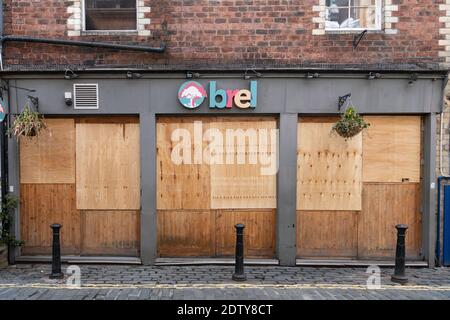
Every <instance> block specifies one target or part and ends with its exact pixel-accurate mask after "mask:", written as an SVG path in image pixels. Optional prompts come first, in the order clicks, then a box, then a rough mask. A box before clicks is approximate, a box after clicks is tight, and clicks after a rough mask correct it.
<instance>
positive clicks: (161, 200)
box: [157, 117, 277, 258]
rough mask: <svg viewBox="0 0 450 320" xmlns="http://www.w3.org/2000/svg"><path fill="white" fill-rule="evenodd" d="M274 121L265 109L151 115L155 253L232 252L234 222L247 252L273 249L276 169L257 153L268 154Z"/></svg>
mask: <svg viewBox="0 0 450 320" xmlns="http://www.w3.org/2000/svg"><path fill="white" fill-rule="evenodd" d="M276 128H277V121H276V119H275V118H272V117H184V118H179V117H159V118H158V119H157V209H158V211H157V219H158V255H159V256H161V257H181V256H209V257H212V256H230V255H233V254H234V243H235V235H234V231H235V229H234V225H235V224H236V223H244V224H245V226H246V228H245V240H246V246H245V250H246V254H247V255H248V256H249V257H270V258H273V257H274V256H275V230H276V223H275V210H276V171H274V172H273V173H270V172H269V174H264V167H265V166H267V165H269V164H268V163H266V164H264V163H263V162H261V157H262V156H263V154H264V156H265V158H267V155H268V154H269V155H270V156H273V157H271V158H272V159H276V157H275V155H276V144H277V140H276V135H275V140H274V139H271V137H270V133H271V132H274V133H276V131H275V129H276ZM183 133H186V134H187V136H186V137H184V138H180V135H181V134H183ZM227 133H230V134H233V135H230V136H228V135H227ZM214 136H215V137H216V138H215V139H216V140H214ZM217 137H219V138H217ZM220 137H222V138H223V139H222V138H220ZM230 137H232V139H230ZM221 139H222V141H219V140H221ZM252 139H256V140H255V141H256V145H253V144H252V143H251V142H252ZM182 144H184V147H185V148H184V156H185V157H184V158H183V161H178V160H177V159H176V157H177V156H178V155H179V153H178V151H179V148H180V145H182ZM253 147H255V148H253ZM187 154H189V156H186V155H187ZM206 157H208V158H209V159H206ZM240 157H242V160H243V161H241V163H239V158H240ZM226 159H229V160H231V159H233V160H232V161H231V162H232V163H231V162H230V163H227V162H226ZM254 160H256V161H254Z"/></svg>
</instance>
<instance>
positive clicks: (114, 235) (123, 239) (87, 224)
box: [81, 211, 140, 256]
mask: <svg viewBox="0 0 450 320" xmlns="http://www.w3.org/2000/svg"><path fill="white" fill-rule="evenodd" d="M81 234H82V248H81V254H85V255H120V256H139V243H140V223H139V211H83V212H82V231H81Z"/></svg>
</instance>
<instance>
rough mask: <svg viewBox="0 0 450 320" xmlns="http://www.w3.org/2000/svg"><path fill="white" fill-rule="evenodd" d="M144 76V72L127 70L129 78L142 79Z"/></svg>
mask: <svg viewBox="0 0 450 320" xmlns="http://www.w3.org/2000/svg"><path fill="white" fill-rule="evenodd" d="M143 76H144V75H143V74H142V73H137V72H131V71H128V72H127V79H140V78H142V77H143Z"/></svg>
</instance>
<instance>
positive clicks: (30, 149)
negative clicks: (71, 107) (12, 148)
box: [20, 119, 75, 184]
mask: <svg viewBox="0 0 450 320" xmlns="http://www.w3.org/2000/svg"><path fill="white" fill-rule="evenodd" d="M45 121H46V123H47V126H48V129H47V130H43V131H41V134H40V135H39V136H38V137H33V138H31V139H29V138H20V183H33V184H34V183H75V124H74V120H73V119H46V120H45Z"/></svg>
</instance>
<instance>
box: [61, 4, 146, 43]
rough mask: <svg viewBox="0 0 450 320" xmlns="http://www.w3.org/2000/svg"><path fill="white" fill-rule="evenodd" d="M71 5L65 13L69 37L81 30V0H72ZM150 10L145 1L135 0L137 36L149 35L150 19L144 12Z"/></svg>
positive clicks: (79, 34)
mask: <svg viewBox="0 0 450 320" xmlns="http://www.w3.org/2000/svg"><path fill="white" fill-rule="evenodd" d="M70 2H71V5H70V6H69V7H67V13H69V14H70V16H69V18H68V19H67V35H68V36H69V37H79V36H81V30H82V27H83V26H82V24H83V21H82V12H81V10H82V0H72V1H70ZM150 12H151V7H149V6H146V5H145V1H142V0H139V1H138V2H137V34H138V35H139V36H146V37H148V36H150V35H151V31H150V30H148V25H150V23H151V20H150V19H149V18H148V17H146V14H148V13H150Z"/></svg>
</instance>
